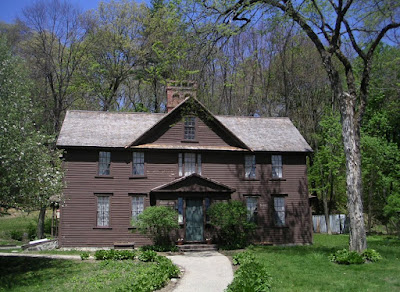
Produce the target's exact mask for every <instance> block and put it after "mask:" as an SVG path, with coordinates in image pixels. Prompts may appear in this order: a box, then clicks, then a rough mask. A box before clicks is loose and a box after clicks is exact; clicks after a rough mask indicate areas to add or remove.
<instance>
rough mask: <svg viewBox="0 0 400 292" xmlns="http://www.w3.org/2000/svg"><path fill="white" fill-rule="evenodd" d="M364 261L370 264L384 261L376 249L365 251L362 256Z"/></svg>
mask: <svg viewBox="0 0 400 292" xmlns="http://www.w3.org/2000/svg"><path fill="white" fill-rule="evenodd" d="M361 255H362V257H363V258H364V260H366V261H369V262H377V261H380V260H381V259H382V256H381V255H380V253H379V252H377V251H376V250H375V249H371V248H367V249H366V250H364V251H363V253H362V254H361Z"/></svg>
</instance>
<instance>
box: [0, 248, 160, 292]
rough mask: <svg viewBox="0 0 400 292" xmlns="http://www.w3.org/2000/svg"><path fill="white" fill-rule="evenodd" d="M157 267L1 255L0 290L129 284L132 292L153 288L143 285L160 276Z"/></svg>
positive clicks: (104, 287) (117, 287)
mask: <svg viewBox="0 0 400 292" xmlns="http://www.w3.org/2000/svg"><path fill="white" fill-rule="evenodd" d="M157 267H158V265H157V264H156V263H142V262H139V261H130V260H126V261H96V262H93V261H90V262H88V261H70V260H54V259H44V258H28V257H1V256H0V275H1V281H0V291H99V290H100V291H117V290H124V291H125V289H127V290H126V291H130V288H131V287H134V288H133V289H134V291H152V290H154V289H149V288H144V287H151V285H154V284H152V283H154V278H157V277H160V275H162V273H163V272H160V270H159V269H158V268H157ZM162 276H163V275H162ZM162 278H163V279H164V277H162ZM135 285H136V286H135ZM142 289H143V290H142Z"/></svg>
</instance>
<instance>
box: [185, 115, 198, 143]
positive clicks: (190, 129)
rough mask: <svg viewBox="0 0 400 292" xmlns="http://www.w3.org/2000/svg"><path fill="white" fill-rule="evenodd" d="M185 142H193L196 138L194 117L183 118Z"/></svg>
mask: <svg viewBox="0 0 400 292" xmlns="http://www.w3.org/2000/svg"><path fill="white" fill-rule="evenodd" d="M183 138H184V139H185V140H195V138H196V118H195V117H185V133H184V137H183Z"/></svg>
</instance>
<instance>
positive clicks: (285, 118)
mask: <svg viewBox="0 0 400 292" xmlns="http://www.w3.org/2000/svg"><path fill="white" fill-rule="evenodd" d="M215 116H216V117H223V118H246V119H271V120H275V119H276V120H290V118H289V117H254V116H233V115H215Z"/></svg>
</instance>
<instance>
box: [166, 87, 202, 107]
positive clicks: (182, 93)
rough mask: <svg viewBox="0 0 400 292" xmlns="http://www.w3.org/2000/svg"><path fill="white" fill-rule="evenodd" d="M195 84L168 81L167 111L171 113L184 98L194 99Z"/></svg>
mask: <svg viewBox="0 0 400 292" xmlns="http://www.w3.org/2000/svg"><path fill="white" fill-rule="evenodd" d="M196 92H197V83H196V82H194V81H170V82H168V84H167V111H168V112H170V111H172V110H173V109H174V108H175V107H176V106H177V105H178V104H180V103H181V102H182V101H183V100H184V99H185V98H187V97H189V96H192V97H194V98H196Z"/></svg>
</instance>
